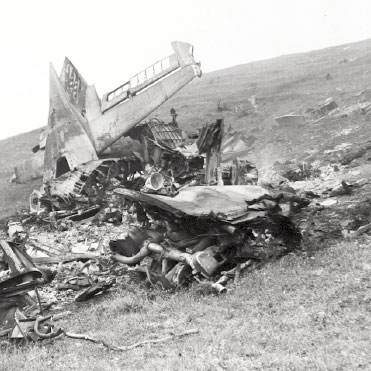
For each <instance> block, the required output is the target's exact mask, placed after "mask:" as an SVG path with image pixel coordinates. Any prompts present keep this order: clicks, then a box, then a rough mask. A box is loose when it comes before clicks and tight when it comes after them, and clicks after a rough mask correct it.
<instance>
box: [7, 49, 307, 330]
mask: <svg viewBox="0 0 371 371" xmlns="http://www.w3.org/2000/svg"><path fill="white" fill-rule="evenodd" d="M172 46H173V49H174V54H173V55H171V56H170V57H168V58H167V59H166V63H165V60H162V61H160V62H157V63H156V64H154V65H153V66H150V67H149V68H148V69H146V70H144V71H142V72H141V73H139V74H137V75H136V76H134V77H133V78H131V79H130V80H129V81H128V82H127V83H125V84H123V85H121V86H120V87H119V88H117V89H115V90H113V91H112V92H109V93H107V94H105V95H104V96H103V98H102V99H101V100H100V99H99V98H98V96H97V94H96V92H95V88H94V86H89V85H88V84H87V83H86V82H85V80H84V79H83V78H82V77H81V75H80V74H79V72H78V71H77V69H76V68H75V67H74V66H73V65H72V63H71V62H70V61H69V60H67V59H66V61H65V64H64V66H63V69H62V73H61V75H60V76H59V77H58V76H57V75H56V73H55V71H54V69H53V68H52V69H51V76H50V80H51V83H50V112H49V122H48V129H47V134H46V143H44V145H43V146H40V148H45V149H43V151H44V165H43V180H44V182H43V185H42V187H41V189H40V190H37V191H36V190H35V191H34V192H33V193H32V194H31V197H30V210H31V213H30V216H29V217H28V218H27V220H28V222H32V221H34V222H43V223H48V224H49V225H50V226H51V228H54V229H56V230H64V229H68V228H70V227H71V223H74V222H79V221H85V222H86V221H87V220H89V223H91V224H97V225H99V224H102V223H114V224H116V225H117V226H122V230H123V231H124V232H126V235H125V236H124V237H123V238H115V239H111V240H110V242H109V244H108V245H107V246H106V247H107V248H108V249H110V254H109V256H110V258H109V260H108V263H107V254H106V252H107V251H106V250H105V248H103V250H105V254H102V255H100V254H99V253H98V254H93V255H91V254H90V255H89V254H82V255H81V254H80V255H79V254H76V255H75V257H74V256H73V254H70V255H69V256H68V257H67V258H66V257H60V256H58V255H56V254H53V256H51V257H50V259H48V258H46V259H41V260H40V259H38V258H35V257H34V258H32V257H29V256H28V255H27V252H26V250H25V248H24V246H25V244H26V239H25V240H21V241H18V242H17V243H15V242H14V239H10V241H8V242H6V241H2V242H1V249H2V253H1V254H0V268H1V271H0V297H4V298H5V297H6V298H7V300H8V301H7V303H8V304H4V305H5V306H6V305H7V307H6V308H7V309H6V310H5V309H4V308H5V307H4V306H3V307H0V309H1V308H2V309H1V310H2V311H3V309H4V313H8V314H7V315H6V316H7V317H6V318H7V320H8V319H9V318H13V322H12V321H11V322H12V326H13V327H12V329H13V330H14V328H15V327H14V326H15V325H14V323H16V322H17V321H18V320H17V321H16V317H17V316H14V308H25V307H26V308H27V303H23V302H22V303H20V301H22V300H23V299H22V296H19V290H21V291H22V288H25V291H28V290H33V289H34V288H36V287H38V286H40V285H42V284H45V283H49V282H50V280H51V279H52V278H53V277H52V275H50V274H47V273H45V272H44V271H41V270H39V269H38V265H39V264H40V263H41V262H42V263H43V264H62V265H63V264H64V263H66V262H71V261H73V260H74V259H75V260H81V261H83V262H85V263H84V264H83V267H82V268H81V270H80V271H79V275H81V272H82V271H83V269H85V268H86V267H87V266H88V265H89V261H90V262H91V261H94V262H99V264H98V263H97V264H98V265H99V266H100V267H101V266H105V267H106V268H107V264H108V265H115V263H123V264H125V265H126V266H127V267H129V268H128V269H130V270H135V271H139V272H142V273H143V274H144V275H145V276H146V278H147V280H148V281H149V282H150V284H152V285H153V286H155V287H159V288H162V289H175V288H177V287H183V286H185V285H187V284H189V283H191V282H202V283H203V284H206V285H208V287H210V288H211V289H212V290H214V291H216V292H219V293H221V292H225V291H226V284H227V282H228V281H229V280H231V279H233V280H235V281H236V280H238V277H239V275H240V273H241V271H243V270H248V269H252V268H253V267H255V266H256V265H257V264H260V263H261V262H263V261H267V260H268V259H272V258H277V257H280V256H282V255H284V254H286V253H287V252H289V251H292V250H293V249H295V248H296V247H298V246H299V245H300V243H301V235H300V232H299V231H298V229H297V228H296V226H295V225H294V224H293V222H292V221H291V220H290V218H289V216H288V213H287V212H285V213H284V212H283V210H287V209H290V206H292V203H293V200H292V199H290V197H287V195H286V196H285V195H284V194H282V193H279V192H272V191H269V190H267V189H264V188H262V187H260V186H258V185H257V180H258V171H257V169H256V167H255V166H254V165H253V164H252V163H251V162H249V161H248V160H247V154H248V153H249V150H250V149H249V147H248V144H247V143H246V141H245V139H244V136H243V135H242V134H241V133H239V132H235V131H232V130H225V128H224V122H223V120H222V119H220V120H216V122H215V123H211V124H207V125H204V126H203V127H202V128H201V129H200V130H199V133H198V135H197V136H195V137H194V138H193V139H189V138H188V137H187V136H186V135H185V133H184V132H182V130H181V129H180V128H179V126H178V123H177V113H176V112H175V110H174V109H172V110H171V115H172V119H171V121H170V122H168V123H165V122H164V121H161V120H159V119H158V118H152V119H147V121H145V119H146V118H147V116H148V115H149V114H150V113H151V112H153V111H154V110H155V109H156V108H157V107H158V106H160V105H161V104H162V103H163V102H164V101H166V100H167V99H169V97H171V96H172V95H173V94H175V93H176V92H177V91H178V90H179V89H181V88H182V87H183V86H185V85H186V84H187V83H189V82H190V81H191V80H192V79H193V78H194V77H196V76H200V75H201V70H200V68H199V64H198V63H196V62H195V61H194V58H193V54H192V51H193V49H192V47H191V45H189V44H186V43H181V42H175V43H173V44H172ZM124 137H125V138H124ZM122 141H123V142H122ZM122 143H124V144H122ZM118 144H119V145H118ZM117 149H118V152H117ZM39 150H40V149H39ZM116 154H118V155H117V156H116ZM18 175H19V174H18ZM22 176H23V178H27V174H23V175H22ZM287 206H288V207H287ZM67 221H68V223H67ZM15 236H18V237H19V235H18V234H15ZM16 251H18V252H17V253H16ZM54 253H55V251H54ZM17 254H18V255H19V256H18V255H17ZM30 255H31V256H32V254H30ZM103 255H104V256H103ZM18 260H20V263H19V264H16V262H17V261H18ZM92 265H94V264H92ZM107 269H108V268H107ZM98 270H99V269H98ZM25 272H27V274H25ZM79 277H80V276H79ZM97 277H98V276H97ZM80 278H81V277H80ZM71 279H72V278H71ZM73 279H74V280H72V281H71V280H68V279H67V280H65V281H64V282H63V285H64V286H63V285H62V286H63V287H64V288H71V289H73V290H75V289H76V290H79V289H84V290H83V292H82V293H81V294H80V295H78V296H77V297H76V299H75V300H76V301H80V300H87V299H88V298H91V297H93V296H94V295H95V294H97V293H100V292H102V291H105V290H107V289H109V288H110V287H111V286H112V285H113V284H114V283H115V279H113V278H112V279H109V280H101V279H99V280H98V279H97V280H95V282H93V280H91V279H89V273H87V274H86V276H84V277H83V278H82V281H84V280H85V281H84V284H78V283H77V282H80V281H81V280H80V281H79V279H77V280H76V277H73ZM80 283H81V282H80ZM60 287H61V286H60ZM3 288H4V289H3ZM62 289H63V288H62ZM4 290H5V291H4ZM9 290H10V291H11V292H15V293H17V295H18V297H17V298H18V299H19V300H20V301H19V302H17V300H18V299H14V298H11V299H9V297H8V296H9ZM9 300H10V301H9ZM29 301H30V300H29ZM31 302H32V301H31ZM17 303H18V304H17ZM29 304H30V303H29ZM31 304H32V305H31V307H32V308H34V307H35V305H36V304H37V303H36V302H35V301H34V302H32V303H31ZM39 304H40V301H39ZM2 305H3V304H2ZM40 309H41V304H40ZM9 313H10V314H9ZM9 316H10V317H9ZM4 318H5V317H4ZM4 318H0V324H4V323H6V321H7V320H5V319H4ZM4 321H5V322H4ZM16 324H17V323H16ZM17 326H18V328H19V329H21V327H20V326H19V325H18V324H17ZM36 327H37V326H36ZM9 329H10V327H9V326H5V330H4V332H3V333H7V334H8V333H9V331H10V330H9ZM0 334H1V327H0Z"/></svg>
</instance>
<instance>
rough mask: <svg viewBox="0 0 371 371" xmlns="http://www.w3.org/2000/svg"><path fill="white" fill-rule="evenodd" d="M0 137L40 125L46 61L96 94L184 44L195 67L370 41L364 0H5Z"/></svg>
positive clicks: (0, 13)
mask: <svg viewBox="0 0 371 371" xmlns="http://www.w3.org/2000/svg"><path fill="white" fill-rule="evenodd" d="M0 7H1V8H0V41H1V43H0V45H1V57H0V69H1V71H2V84H1V87H0V102H1V103H0V104H1V106H0V107H1V123H0V125H1V126H0V139H3V138H6V137H9V136H13V135H16V134H19V133H22V132H27V131H30V130H33V129H36V128H39V127H41V126H44V125H46V123H47V115H48V105H49V98H48V95H49V64H50V63H53V65H54V66H55V67H56V69H57V71H58V72H59V71H60V69H61V67H62V64H63V60H64V57H65V56H68V57H69V59H70V60H71V61H72V63H73V64H74V65H75V66H76V67H77V68H78V70H79V71H80V73H81V74H82V75H83V77H84V78H85V80H86V81H87V82H88V83H89V84H94V85H95V87H96V89H97V91H98V95H99V96H102V95H103V94H104V93H106V92H108V91H110V90H112V89H114V88H116V87H117V86H119V85H121V84H122V83H124V82H126V81H127V80H128V79H129V78H130V77H131V76H133V75H135V74H136V73H137V72H139V71H141V70H142V69H144V68H146V67H148V66H149V65H151V64H152V63H154V62H156V61H157V60H159V59H162V58H163V57H166V56H168V55H170V54H172V49H171V46H170V42H171V41H174V40H181V41H187V42H190V43H192V44H193V45H194V48H195V49H194V54H195V57H196V59H197V60H199V61H201V66H202V70H203V72H204V73H205V72H209V71H214V70H218V69H222V68H225V67H231V66H234V65H237V64H243V63H248V62H251V61H256V60H261V59H267V58H272V57H276V56H279V55H282V54H289V53H296V52H304V51H309V50H314V49H321V48H324V47H328V46H333V45H340V44H346V43H350V42H354V41H359V40H364V39H368V38H371V22H370V15H371V1H370V0H197V1H196V0H182V1H179V0H156V1H153V0H131V1H127V0H121V1H120V0H104V1H103V0H99V1H96V0H73V1H71V0H63V1H59V0H32V1H30V0H18V1H17V0H12V1H7V2H5V1H4V2H2V3H1V5H0Z"/></svg>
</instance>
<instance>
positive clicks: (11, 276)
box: [0, 240, 43, 297]
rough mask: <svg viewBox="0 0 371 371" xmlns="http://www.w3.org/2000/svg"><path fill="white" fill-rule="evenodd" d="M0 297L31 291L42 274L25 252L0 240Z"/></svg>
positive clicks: (10, 243)
mask: <svg viewBox="0 0 371 371" xmlns="http://www.w3.org/2000/svg"><path fill="white" fill-rule="evenodd" d="M0 247H1V249H0V268H2V269H1V271H0V297H11V296H13V295H20V294H22V293H25V292H28V291H30V290H33V289H34V288H35V287H37V286H39V285H40V284H41V283H42V282H43V281H42V277H43V275H42V273H41V272H40V271H39V270H38V269H37V268H36V266H35V265H34V264H33V262H32V260H31V258H30V257H29V256H28V255H27V253H26V252H25V251H22V249H21V248H19V247H18V246H16V245H15V244H14V243H12V242H9V243H8V242H6V241H4V240H0Z"/></svg>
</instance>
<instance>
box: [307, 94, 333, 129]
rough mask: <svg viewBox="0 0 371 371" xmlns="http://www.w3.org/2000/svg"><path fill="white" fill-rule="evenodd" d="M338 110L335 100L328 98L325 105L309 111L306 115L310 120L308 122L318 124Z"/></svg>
mask: <svg viewBox="0 0 371 371" xmlns="http://www.w3.org/2000/svg"><path fill="white" fill-rule="evenodd" d="M337 108H338V105H337V103H336V102H335V100H334V99H332V98H328V99H326V101H325V103H323V104H322V105H321V106H319V107H318V108H316V109H308V110H307V111H306V113H305V115H306V117H307V118H308V122H310V123H311V124H316V123H317V122H319V121H321V120H322V119H323V118H325V117H327V116H328V115H329V114H332V113H333V112H334V111H335V110H336V109H337Z"/></svg>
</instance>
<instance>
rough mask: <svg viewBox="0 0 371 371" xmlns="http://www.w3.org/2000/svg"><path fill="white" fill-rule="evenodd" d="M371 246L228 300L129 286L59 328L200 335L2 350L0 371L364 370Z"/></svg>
mask: <svg viewBox="0 0 371 371" xmlns="http://www.w3.org/2000/svg"><path fill="white" fill-rule="evenodd" d="M369 243H370V239H364V240H360V241H353V242H351V243H349V242H343V243H339V244H336V245H333V246H329V247H327V248H325V249H322V250H320V251H317V252H316V253H315V254H314V255H313V256H312V257H307V256H306V254H305V253H304V254H291V255H288V256H286V257H284V258H283V259H281V260H280V261H276V262H272V263H270V264H268V265H266V266H265V267H263V268H262V269H261V270H259V271H255V272H253V273H251V274H249V275H248V276H246V277H244V278H243V279H242V280H241V282H240V283H239V285H238V286H237V287H234V288H232V289H231V290H230V291H229V292H228V293H227V294H226V295H225V296H221V297H217V296H200V295H199V293H198V291H197V290H195V288H191V289H189V290H185V291H179V292H177V293H175V294H170V293H163V292H159V291H151V290H148V289H147V288H145V287H143V286H142V285H140V284H138V283H128V284H127V285H123V286H121V287H118V288H117V289H116V290H115V291H114V292H112V293H111V294H109V295H110V296H109V300H107V299H105V298H100V299H96V300H92V301H90V302H88V303H86V304H83V305H79V306H76V308H75V309H77V310H74V313H73V316H71V317H70V318H69V319H68V320H64V321H63V327H65V328H66V329H68V330H69V331H72V332H83V333H86V332H87V333H89V334H94V335H96V336H97V337H101V338H104V339H105V340H106V341H108V342H111V343H115V344H125V343H133V342H136V341H140V340H142V339H143V338H150V337H151V336H153V335H154V334H158V335H159V336H164V335H166V334H168V333H169V332H181V331H184V330H187V329H190V328H198V329H199V330H200V334H199V335H192V336H191V337H188V338H184V339H182V340H172V341H170V342H167V343H163V344H157V345H152V346H150V345H147V346H144V347H142V348H137V349H135V350H132V351H129V352H125V353H118V352H112V351H108V350H106V349H105V348H103V347H101V346H99V345H95V344H91V343H88V342H84V341H77V340H72V339H62V340H57V341H55V342H54V344H49V345H46V346H43V345H34V344H31V345H29V346H26V347H25V348H18V349H12V350H11V349H8V351H7V352H5V353H3V355H2V358H1V360H0V369H1V370H9V371H12V370H19V369H23V368H25V367H27V368H28V369H29V370H30V371H33V370H38V371H40V370H49V369H53V370H80V369H82V370H102V369H109V370H355V369H364V370H366V369H370V367H371V360H370V358H369V349H370V346H371V340H370V337H369V328H370V325H371V319H370V311H371V294H370V287H371V278H370V270H371V264H370V263H368V262H370V258H371V253H370V250H369Z"/></svg>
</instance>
